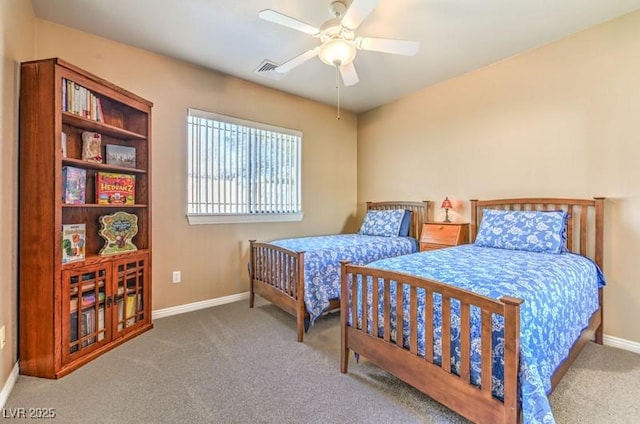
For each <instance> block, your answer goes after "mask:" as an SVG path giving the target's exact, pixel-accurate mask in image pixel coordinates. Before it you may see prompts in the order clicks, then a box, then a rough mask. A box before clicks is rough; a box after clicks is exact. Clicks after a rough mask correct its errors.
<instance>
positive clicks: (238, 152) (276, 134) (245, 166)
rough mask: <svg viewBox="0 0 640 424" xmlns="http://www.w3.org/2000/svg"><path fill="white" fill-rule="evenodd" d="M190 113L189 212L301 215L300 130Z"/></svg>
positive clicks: (253, 215)
mask: <svg viewBox="0 0 640 424" xmlns="http://www.w3.org/2000/svg"><path fill="white" fill-rule="evenodd" d="M188 115H189V116H188V133H189V134H188V143H189V149H188V157H189V160H188V162H189V163H188V207H187V211H188V216H225V217H227V218H226V219H223V220H222V221H221V220H217V222H241V221H244V222H251V221H253V220H254V219H251V218H250V219H246V217H245V218H244V219H243V218H237V219H233V218H231V219H229V217H230V216H240V215H249V216H251V217H256V216H265V215H272V216H275V215H281V218H282V217H287V216H288V217H290V218H291V220H296V219H297V220H299V219H300V218H301V213H302V205H301V193H300V186H301V184H300V179H301V164H300V161H301V147H302V133H301V132H299V131H295V130H290V129H286V128H278V127H274V126H270V125H266V124H261V123H256V122H250V121H245V120H241V119H237V118H232V117H228V116H224V115H219V114H214V113H210V112H204V111H200V110H196V109H189V114H188ZM296 217H297V218H296ZM256 220H262V219H256ZM277 220H282V219H277ZM285 220H288V219H285ZM191 221H192V220H191V219H190V222H191ZM215 221H216V220H213V221H212V222H215Z"/></svg>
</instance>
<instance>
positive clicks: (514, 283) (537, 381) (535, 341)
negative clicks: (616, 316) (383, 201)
mask: <svg viewBox="0 0 640 424" xmlns="http://www.w3.org/2000/svg"><path fill="white" fill-rule="evenodd" d="M368 266H370V267H374V268H382V269H387V270H393V271H398V272H404V273H407V274H412V275H417V276H420V277H425V278H429V279H432V280H435V281H440V282H444V283H448V284H451V285H455V286H457V287H461V288H463V289H466V290H469V291H473V292H475V293H479V294H483V295H485V296H487V297H490V298H493V299H499V298H500V297H502V296H505V295H506V296H513V297H518V298H521V299H524V303H523V304H522V305H521V307H520V316H521V321H520V322H521V327H520V343H521V345H520V355H521V356H520V369H519V390H520V400H521V405H522V413H523V419H524V422H525V423H553V422H555V421H554V418H553V414H552V411H551V407H550V405H549V401H548V398H547V393H549V392H550V391H551V377H552V375H553V372H554V371H555V370H556V368H557V367H558V366H559V365H560V363H561V362H563V361H564V360H565V359H566V358H567V356H568V353H569V350H570V348H571V346H572V345H573V343H574V341H575V340H576V339H577V337H578V336H579V335H580V333H581V331H582V330H583V329H584V328H586V327H587V326H588V323H589V318H590V317H591V316H592V314H593V313H594V312H595V311H596V310H597V309H598V307H599V306H598V288H599V287H602V286H604V284H605V282H604V277H603V274H602V272H601V270H600V269H599V268H598V266H597V265H596V264H595V263H594V262H592V261H591V260H590V259H588V258H585V257H583V256H579V255H575V254H572V253H562V254H548V253H534V252H526V251H515V250H505V249H496V248H488V247H476V246H474V245H463V246H458V247H454V248H449V249H441V250H436V251H430V252H421V253H416V254H413V255H406V256H402V257H396V258H389V259H383V260H380V261H376V262H373V263H370V264H369V265H368ZM381 287H382V286H381ZM405 289H407V286H405ZM359 290H360V288H359ZM391 290H392V291H394V290H395V283H392V285H391ZM420 292H422V295H421V296H420ZM368 293H369V297H371V290H369V291H368ZM418 293H419V296H418V311H421V310H422V311H424V291H423V290H419V291H418ZM382 294H383V290H382V289H381V290H380V297H381V298H380V305H382V304H383V302H382ZM358 298H360V296H358ZM408 298H409V295H408V290H406V293H405V297H404V299H405V305H404V308H405V311H406V312H405V315H404V316H405V319H406V317H408V305H409V302H408ZM440 300H441V299H440V296H439V295H436V296H435V297H434V339H435V340H434V362H436V363H440V361H441V357H440V354H441V346H440V337H441V324H442V319H441V317H440V316H439V315H438V314H440V313H441V312H439V311H441V301H440ZM369 301H370V300H369ZM391 301H392V308H391V317H392V319H391V321H392V322H391V326H392V327H391V328H392V329H393V330H392V335H391V336H392V337H393V336H394V334H395V322H394V318H393V317H395V296H394V295H393V294H392V296H391ZM358 310H359V316H361V315H360V313H361V305H360V304H358ZM369 310H370V305H369ZM451 311H452V317H455V316H458V317H459V302H457V301H452V303H451ZM474 312H475V313H474ZM423 313H424V312H423ZM349 317H351V314H350V315H349ZM369 317H371V314H369ZM349 319H350V318H349ZM379 319H380V323H382V322H383V320H382V316H381V315H380V318H379ZM471 320H472V321H471V337H472V341H471V349H472V354H471V378H472V381H473V383H474V384H477V385H479V384H480V369H481V366H480V348H481V347H480V331H481V328H480V327H481V326H480V317H479V313H478V308H475V307H472V309H471ZM418 321H419V322H423V321H424V318H423V317H422V318H421V316H420V314H419V316H418ZM451 321H452V323H451V337H452V348H451V352H452V357H451V364H452V368H453V370H454V371H455V372H456V373H457V372H458V370H459V368H460V358H459V351H460V340H459V337H460V328H459V326H460V321H459V319H453V318H452V320H451ZM502 322H503V319H502V317H494V320H493V329H492V331H493V338H494V343H493V345H494V358H495V359H494V364H493V374H494V379H493V394H494V396H496V397H498V398H500V399H502V398H503V385H502V376H503V370H504V362H503V358H502V351H501V349H502V346H503V343H502V340H503V339H504V337H503V325H502ZM370 326H371V320H370V319H369V328H371V327H370ZM404 329H405V333H404V341H405V343H406V347H408V343H409V325H408V323H405V325H404ZM382 331H383V328H382V324H381V327H380V332H381V333H382ZM379 335H380V336H382V334H379ZM424 351H425V349H424V324H422V325H421V328H418V353H419V354H420V355H424Z"/></svg>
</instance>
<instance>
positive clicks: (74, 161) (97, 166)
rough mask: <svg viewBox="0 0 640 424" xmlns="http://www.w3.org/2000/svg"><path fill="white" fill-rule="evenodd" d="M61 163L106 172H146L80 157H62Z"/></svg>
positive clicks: (145, 171)
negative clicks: (89, 160)
mask: <svg viewBox="0 0 640 424" xmlns="http://www.w3.org/2000/svg"><path fill="white" fill-rule="evenodd" d="M62 164H63V165H68V166H75V167H78V168H89V169H96V170H100V171H107V172H123V173H126V174H146V173H147V170H146V169H138V168H125V167H123V166H113V165H107V164H105V163H91V162H87V161H85V160H82V159H70V158H64V159H62Z"/></svg>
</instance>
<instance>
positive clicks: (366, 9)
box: [342, 0, 380, 30]
mask: <svg viewBox="0 0 640 424" xmlns="http://www.w3.org/2000/svg"><path fill="white" fill-rule="evenodd" d="M379 2H380V0H353V3H351V6H349V9H347V12H346V13H345V14H344V17H343V18H342V25H343V26H345V27H347V28H349V29H351V30H355V29H356V28H358V27H359V26H360V24H361V23H362V21H364V20H365V19H366V17H367V16H369V14H370V13H371V12H373V9H375V8H376V6H377V5H378V3H379Z"/></svg>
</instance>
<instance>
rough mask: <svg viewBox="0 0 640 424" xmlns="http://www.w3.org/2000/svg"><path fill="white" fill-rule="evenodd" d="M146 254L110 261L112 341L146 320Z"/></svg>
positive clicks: (148, 319) (147, 275) (147, 276)
mask: <svg viewBox="0 0 640 424" xmlns="http://www.w3.org/2000/svg"><path fill="white" fill-rule="evenodd" d="M148 258H149V255H147V254H146V253H144V254H140V255H132V256H127V257H126V258H122V259H118V260H116V261H115V262H114V269H113V273H114V276H113V281H114V291H113V293H114V294H113V308H114V310H113V329H114V335H113V337H114V338H117V337H120V336H121V335H124V334H126V333H127V332H129V331H132V330H134V329H137V328H138V327H140V326H141V325H142V324H144V323H147V322H149V321H150V319H151V316H150V311H149V305H150V303H149V301H150V299H149V294H150V293H149V289H148V287H149V286H148V284H149V268H148Z"/></svg>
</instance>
